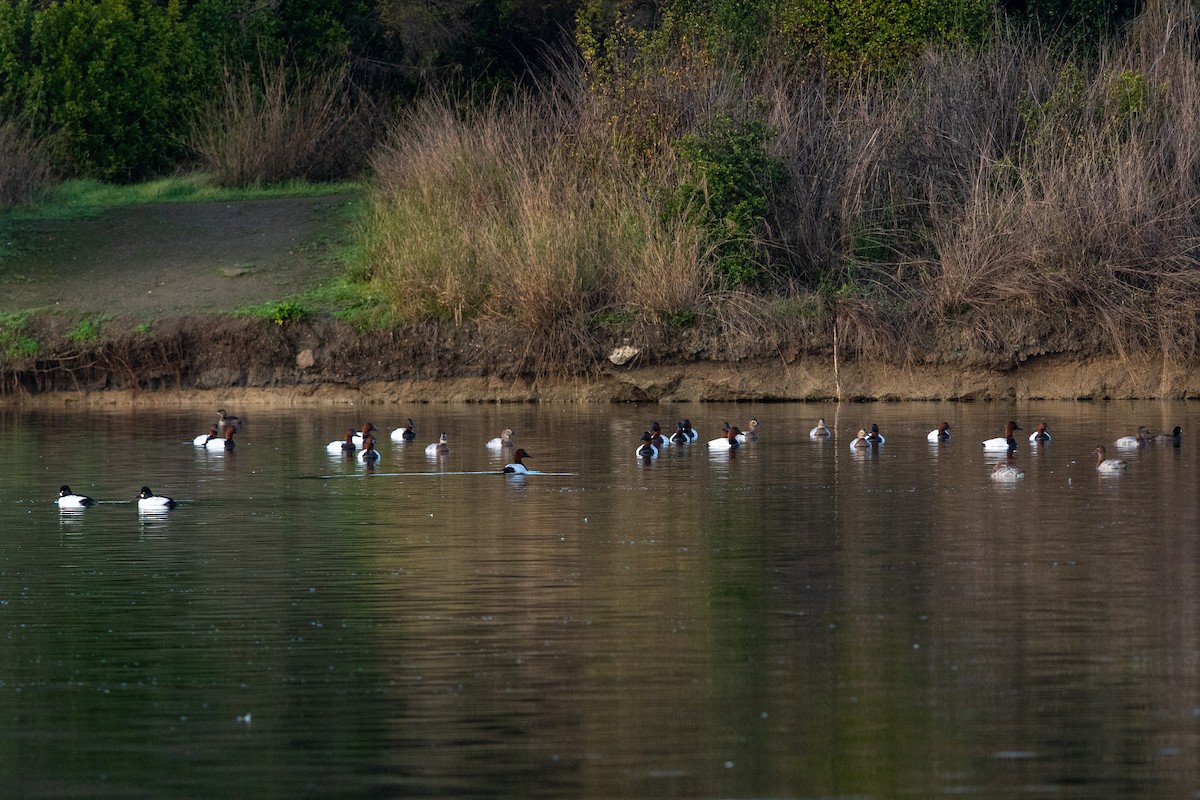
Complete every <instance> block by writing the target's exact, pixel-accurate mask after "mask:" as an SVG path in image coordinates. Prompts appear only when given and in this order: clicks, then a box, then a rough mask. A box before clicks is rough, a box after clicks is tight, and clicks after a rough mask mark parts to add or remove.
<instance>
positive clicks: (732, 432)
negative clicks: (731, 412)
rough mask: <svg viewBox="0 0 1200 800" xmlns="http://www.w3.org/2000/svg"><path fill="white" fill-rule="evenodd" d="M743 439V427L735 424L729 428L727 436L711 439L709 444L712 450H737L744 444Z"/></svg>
mask: <svg viewBox="0 0 1200 800" xmlns="http://www.w3.org/2000/svg"><path fill="white" fill-rule="evenodd" d="M742 441H743V440H742V429H741V428H739V427H737V426H736V425H735V426H733V427H732V428H730V429H729V433H728V435H727V436H722V437H721V438H720V439H712V440H710V441H709V443H708V446H709V448H710V449H712V450H736V449H737V448H739V447H741V446H742Z"/></svg>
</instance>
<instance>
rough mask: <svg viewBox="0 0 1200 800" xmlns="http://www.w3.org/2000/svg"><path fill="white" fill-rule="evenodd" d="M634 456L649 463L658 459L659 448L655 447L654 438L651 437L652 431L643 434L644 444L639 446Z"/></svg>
mask: <svg viewBox="0 0 1200 800" xmlns="http://www.w3.org/2000/svg"><path fill="white" fill-rule="evenodd" d="M634 454H635V455H636V456H637V457H638V458H644V459H646V460H647V461H649V460H650V459H652V458H658V448H657V447H655V446H654V437H653V436H651V435H650V431H646V432H645V433H643V434H642V443H641V444H639V445H638V446H637V450H635V451H634Z"/></svg>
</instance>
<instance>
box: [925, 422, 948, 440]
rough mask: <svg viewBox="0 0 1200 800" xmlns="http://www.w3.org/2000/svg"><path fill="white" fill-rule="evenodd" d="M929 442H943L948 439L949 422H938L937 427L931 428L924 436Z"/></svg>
mask: <svg viewBox="0 0 1200 800" xmlns="http://www.w3.org/2000/svg"><path fill="white" fill-rule="evenodd" d="M925 438H926V439H928V440H929V441H931V442H945V441H947V440H949V439H950V423H949V422H945V421H943V422H939V423H938V424H937V427H936V428H934V429H933V430H931V431H930V432H929V433H928V434H927V435H926V436H925Z"/></svg>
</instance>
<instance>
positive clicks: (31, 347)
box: [0, 312, 38, 361]
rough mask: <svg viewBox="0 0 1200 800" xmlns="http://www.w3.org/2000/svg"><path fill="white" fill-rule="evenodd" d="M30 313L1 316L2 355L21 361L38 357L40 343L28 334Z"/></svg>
mask: <svg viewBox="0 0 1200 800" xmlns="http://www.w3.org/2000/svg"><path fill="white" fill-rule="evenodd" d="M28 319H29V315H28V312H14V313H10V314H0V355H2V356H3V357H4V358H5V359H7V360H10V361H20V360H22V359H26V358H32V357H33V356H35V355H37V352H38V341H37V339H35V338H33V337H32V336H30V335H28V333H27V332H26V325H27V323H28Z"/></svg>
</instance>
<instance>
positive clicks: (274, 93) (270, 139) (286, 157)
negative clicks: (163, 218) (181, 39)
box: [189, 63, 375, 187]
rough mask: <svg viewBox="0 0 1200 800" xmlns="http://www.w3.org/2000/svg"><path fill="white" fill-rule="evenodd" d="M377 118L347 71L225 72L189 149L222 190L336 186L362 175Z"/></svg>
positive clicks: (265, 68) (272, 67)
mask: <svg viewBox="0 0 1200 800" xmlns="http://www.w3.org/2000/svg"><path fill="white" fill-rule="evenodd" d="M374 118H375V111H374V108H373V106H372V103H371V101H370V98H369V97H367V96H366V95H364V94H362V93H359V92H356V91H355V89H354V87H353V86H352V85H351V84H350V81H349V76H348V74H347V70H346V68H345V66H339V67H336V68H332V69H328V70H324V71H320V70H318V71H315V72H306V73H303V74H302V73H300V72H299V71H298V70H294V69H290V68H289V67H288V66H287V65H286V64H284V63H274V64H262V65H260V67H259V69H258V70H257V72H254V71H251V70H247V69H227V70H226V72H225V74H224V79H223V81H222V82H221V91H220V92H219V93H217V94H216V95H214V96H213V97H212V98H211V100H210V102H209V103H207V104H206V105H204V106H203V107H202V108H201V109H200V111H199V113H198V114H197V116H196V119H195V121H194V124H193V126H192V134H191V138H190V141H189V145H190V147H191V149H192V151H193V152H195V153H196V156H197V157H198V159H199V161H200V165H201V167H202V169H204V170H205V171H206V172H208V173H209V174H211V175H212V176H213V179H214V180H215V181H216V183H217V184H218V185H220V186H229V187H236V186H249V185H269V184H274V183H281V182H284V181H288V180H294V179H306V180H314V181H320V180H340V179H344V178H347V177H351V176H353V175H355V174H357V173H358V172H359V170H360V169H361V168H362V166H363V162H364V154H365V152H366V150H367V149H368V147H369V144H370V140H371V136H372V127H373V124H374Z"/></svg>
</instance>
